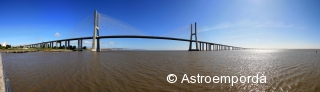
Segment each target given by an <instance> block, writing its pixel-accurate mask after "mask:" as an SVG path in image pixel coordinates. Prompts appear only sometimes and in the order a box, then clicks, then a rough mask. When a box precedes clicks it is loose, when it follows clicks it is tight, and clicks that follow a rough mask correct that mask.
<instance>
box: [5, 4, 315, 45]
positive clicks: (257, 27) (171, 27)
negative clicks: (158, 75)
mask: <svg viewBox="0 0 320 92" xmlns="http://www.w3.org/2000/svg"><path fill="white" fill-rule="evenodd" d="M319 9H320V1H318V0H228V1H227V0H132V1H126V0H117V1H115V0H98V1H88V0H71V1H64V0H54V1H50V0H28V1H26V0H21V1H15V0H10V1H8V0H1V1H0V42H1V43H2V42H8V43H9V44H11V45H21V44H31V43H38V42H42V41H50V40H56V39H64V38H70V37H82V36H92V34H93V11H94V10H98V12H99V13H101V14H104V15H105V16H103V17H105V18H111V17H112V18H113V19H116V20H117V21H121V22H122V23H123V24H121V25H123V27H128V26H130V28H132V29H133V30H131V31H137V32H140V33H141V34H142V35H156V36H170V37H179V38H186V39H189V38H190V24H191V23H194V22H197V30H198V40H202V41H209V42H214V43H219V44H227V45H232V46H239V47H248V48H320V36H319V35H320V31H319V29H320V28H319V27H320V17H319V16H320V12H319ZM107 22H108V21H106V23H101V25H103V26H105V27H108V26H110V24H112V23H114V22H108V23H107ZM109 29H110V28H105V29H101V35H113V34H117V32H119V34H124V33H126V32H127V31H123V30H122V31H119V30H121V28H115V29H117V30H118V31H117V30H114V31H108V30H109ZM128 31H130V30H128ZM121 32H122V33H121ZM127 33H130V32H127ZM55 34H56V35H55ZM57 34H58V35H57ZM72 43H75V42H72ZM84 43H86V44H85V46H88V47H91V44H90V43H91V40H85V41H84ZM102 44H103V46H102V47H105V48H109V47H112V48H134V49H152V50H186V49H188V44H189V43H188V42H178V41H170V40H154V39H103V40H102ZM74 45H75V44H74Z"/></svg>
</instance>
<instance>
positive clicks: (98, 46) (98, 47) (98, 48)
mask: <svg viewBox="0 0 320 92" xmlns="http://www.w3.org/2000/svg"><path fill="white" fill-rule="evenodd" d="M100 51H101V49H100V38H98V39H97V52H100Z"/></svg>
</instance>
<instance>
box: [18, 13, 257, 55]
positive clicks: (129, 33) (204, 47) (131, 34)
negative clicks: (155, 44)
mask: <svg viewBox="0 0 320 92" xmlns="http://www.w3.org/2000/svg"><path fill="white" fill-rule="evenodd" d="M105 22H109V23H112V24H108V25H101V23H105ZM114 26H118V27H114ZM193 26H194V27H193ZM103 29H104V30H108V32H113V33H112V34H113V35H100V32H101V30H103ZM110 30H111V31H110ZM112 30H120V31H112ZM115 34H117V35H115ZM197 36H198V35H197V25H196V23H194V25H192V24H191V25H190V39H186V38H178V37H167V36H151V35H142V34H141V32H139V31H137V30H134V29H132V28H131V27H128V26H124V25H122V22H119V21H117V20H116V19H112V18H110V17H108V16H107V15H104V14H101V13H98V12H97V11H96V10H95V11H94V27H93V36H89V37H74V38H67V39H59V40H52V41H46V42H40V43H34V44H29V45H24V46H25V47H48V48H53V47H54V43H55V45H56V47H59V46H60V47H61V45H62V44H63V43H64V48H65V49H67V48H68V47H69V46H70V41H74V40H76V41H78V46H77V47H78V50H79V51H82V45H83V40H87V39H92V48H91V51H101V48H100V45H101V44H100V39H107V38H142V39H162V40H174V41H185V42H189V43H190V44H189V49H188V51H218V50H247V49H252V48H243V47H236V46H229V45H223V44H217V43H213V42H208V41H201V40H198V37H197ZM58 44H59V45H58ZM192 44H195V48H192V46H193V45H192Z"/></svg>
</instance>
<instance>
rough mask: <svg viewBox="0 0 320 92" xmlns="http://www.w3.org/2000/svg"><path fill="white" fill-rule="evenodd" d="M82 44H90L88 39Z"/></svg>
mask: <svg viewBox="0 0 320 92" xmlns="http://www.w3.org/2000/svg"><path fill="white" fill-rule="evenodd" d="M83 44H92V42H90V41H84V42H83Z"/></svg>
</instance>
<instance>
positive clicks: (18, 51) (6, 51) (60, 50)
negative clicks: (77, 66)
mask: <svg viewBox="0 0 320 92" xmlns="http://www.w3.org/2000/svg"><path fill="white" fill-rule="evenodd" d="M71 51H73V50H69V49H2V50H0V52H4V53H27V52H71Z"/></svg>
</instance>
